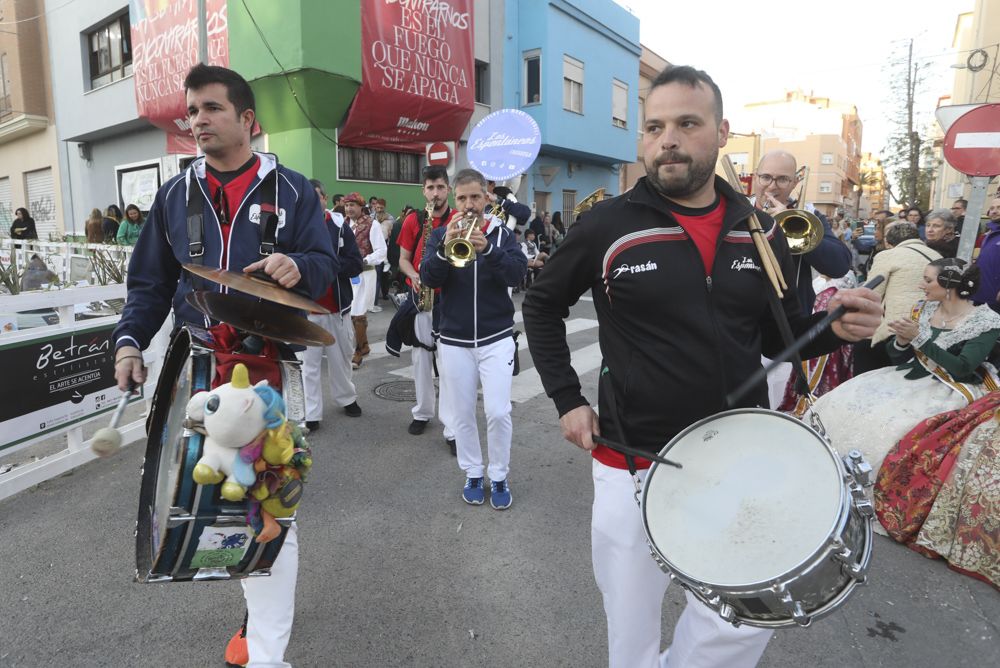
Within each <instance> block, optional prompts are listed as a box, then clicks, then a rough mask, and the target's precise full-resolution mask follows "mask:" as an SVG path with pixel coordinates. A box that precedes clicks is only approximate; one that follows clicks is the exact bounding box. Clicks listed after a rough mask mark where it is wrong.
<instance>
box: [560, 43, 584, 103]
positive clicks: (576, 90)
mask: <svg viewBox="0 0 1000 668" xmlns="http://www.w3.org/2000/svg"><path fill="white" fill-rule="evenodd" d="M563 109H565V110H567V111H575V112H576V113H578V114H582V113H583V63H581V62H580V61H579V60H576V59H575V58H570V57H569V56H563Z"/></svg>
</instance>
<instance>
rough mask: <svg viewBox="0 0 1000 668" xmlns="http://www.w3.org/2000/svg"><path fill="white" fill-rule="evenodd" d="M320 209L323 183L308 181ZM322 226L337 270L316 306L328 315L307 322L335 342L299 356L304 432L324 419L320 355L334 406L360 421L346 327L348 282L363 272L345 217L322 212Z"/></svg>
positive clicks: (324, 201)
mask: <svg viewBox="0 0 1000 668" xmlns="http://www.w3.org/2000/svg"><path fill="white" fill-rule="evenodd" d="M309 183H310V184H311V185H312V187H313V189H314V190H315V191H316V194H317V195H318V196H319V200H320V202H321V203H322V206H323V209H324V210H325V209H326V204H327V195H326V191H325V189H324V188H323V183H322V182H321V181H319V180H318V179H309ZM324 218H325V222H326V226H327V229H328V230H329V232H330V241H331V243H332V244H333V247H334V249H335V250H336V251H337V259H338V260H339V261H340V270H339V271H338V272H337V276H336V278H335V279H334V281H333V283H332V284H331V285H330V287H328V288H327V290H326V292H325V293H324V294H323V296H322V297H320V298H319V299H318V300H316V301H317V303H318V304H319V305H320V306H323V307H325V308H326V309H327V310H328V311H330V312H329V313H310V314H309V320H311V321H312V322H314V323H316V324H317V325H319V326H320V327H322V328H323V329H325V330H326V331H328V332H330V334H332V335H333V338H334V342H333V344H331V345H329V346H309V347H307V348H306V349H305V351H303V353H302V385H303V389H304V390H305V399H306V428H307V429H309V431H310V432H314V431H316V430H317V429H319V423H320V420H322V419H323V385H322V377H323V373H322V367H323V355H324V353H325V354H326V371H327V380H328V381H329V383H330V396H331V398H332V399H333V402H334V403H335V404H337V405H338V406H340V407H341V408H343V409H344V414H345V415H347V416H348V417H361V407H360V406H358V391H357V389H356V388H355V387H354V383H353V382H352V379H351V375H352V372H351V355H352V353H353V352H354V331H353V329H352V328H351V327H348V326H347V322H346V320H347V317H348V314H350V312H351V302H352V301H353V299H354V289H353V288H352V287H351V279H352V278H354V277H355V276H357V275H358V274H360V273H361V271H362V269H363V268H364V267H363V265H362V262H361V253H360V252H359V251H358V243H357V241H355V240H354V233H353V232H351V228H350V227H349V226H347V225H344V217H343V216H342V215H340V214H339V213H337V212H335V211H329V210H326V211H325V216H324Z"/></svg>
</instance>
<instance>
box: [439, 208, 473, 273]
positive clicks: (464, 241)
mask: <svg viewBox="0 0 1000 668" xmlns="http://www.w3.org/2000/svg"><path fill="white" fill-rule="evenodd" d="M478 222H479V216H477V215H476V214H475V212H473V211H467V212H466V213H465V215H464V216H462V218H460V219H459V223H458V227H459V230H461V231H462V234H461V235H460V236H457V237H455V238H454V239H452V240H450V241H448V242H446V243H445V245H444V256H445V257H446V258H447V259H448V262H450V263H451V266H453V267H455V268H456V269H461V268H462V267H464V266H465V265H467V264H469V263H470V262H473V261H475V259H476V247H475V246H473V245H472V242H471V241H469V239H470V237H472V231H473V230H474V229H475V228H476V224H477V223H478Z"/></svg>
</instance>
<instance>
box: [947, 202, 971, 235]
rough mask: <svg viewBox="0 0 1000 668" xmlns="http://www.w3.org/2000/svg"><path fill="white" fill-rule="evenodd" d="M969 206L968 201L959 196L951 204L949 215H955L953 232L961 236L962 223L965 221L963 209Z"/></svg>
mask: <svg viewBox="0 0 1000 668" xmlns="http://www.w3.org/2000/svg"><path fill="white" fill-rule="evenodd" d="M968 206H969V201H968V200H966V199H962V198H959V199H957V200H955V201H954V202H953V203H952V205H951V215H952V216H954V217H955V234H956V235H959V236H961V234H962V225H963V224H964V223H965V210H966V209H967V208H968Z"/></svg>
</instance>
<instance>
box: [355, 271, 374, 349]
mask: <svg viewBox="0 0 1000 668" xmlns="http://www.w3.org/2000/svg"><path fill="white" fill-rule="evenodd" d="M366 266H367V265H366ZM360 278H361V282H360V283H351V287H353V288H354V302H353V303H351V315H353V316H359V315H365V314H367V313H368V309H370V308H371V307H372V306H375V291H376V290H378V270H376V269H366V270H365V271H363V272H361V277H360ZM351 352H353V351H351Z"/></svg>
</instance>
